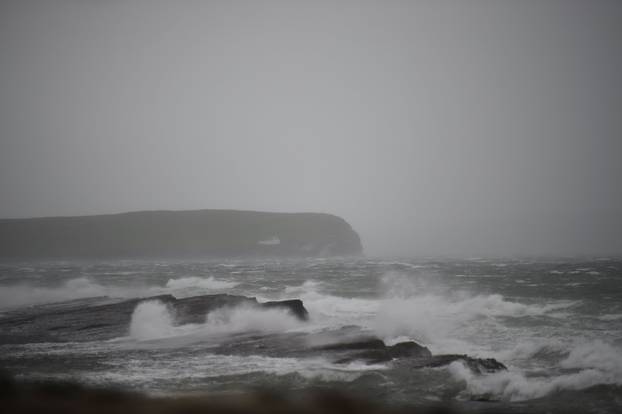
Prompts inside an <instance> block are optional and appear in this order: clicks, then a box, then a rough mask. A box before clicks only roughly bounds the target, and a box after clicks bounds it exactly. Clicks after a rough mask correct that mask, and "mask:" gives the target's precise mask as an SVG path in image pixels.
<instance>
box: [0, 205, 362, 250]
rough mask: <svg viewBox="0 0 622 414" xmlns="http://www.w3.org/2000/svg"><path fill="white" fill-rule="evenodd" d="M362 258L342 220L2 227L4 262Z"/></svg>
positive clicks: (165, 218)
mask: <svg viewBox="0 0 622 414" xmlns="http://www.w3.org/2000/svg"><path fill="white" fill-rule="evenodd" d="M361 252H362V247H361V240H360V238H359V236H358V235H357V234H356V232H355V231H354V230H352V227H351V226H350V225H349V224H348V223H347V222H346V221H345V220H343V219H342V218H340V217H337V216H333V215H330V214H319V213H266V212H255V211H235V210H194V211H141V212H132V213H123V214H110V215H100V216H80V217H47V218H31V219H2V220H0V259H20V258H23V259H32V258H42V259H46V258H122V257H134V258H148V257H253V256H293V257H315V256H342V255H358V254H360V253H361Z"/></svg>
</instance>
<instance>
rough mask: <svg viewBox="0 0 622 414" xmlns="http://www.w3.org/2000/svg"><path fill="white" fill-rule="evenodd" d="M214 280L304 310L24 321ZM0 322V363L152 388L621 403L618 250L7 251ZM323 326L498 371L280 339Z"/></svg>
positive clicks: (37, 373) (475, 404)
mask: <svg viewBox="0 0 622 414" xmlns="http://www.w3.org/2000/svg"><path fill="white" fill-rule="evenodd" d="M216 293H228V294H235V295H244V296H249V297H255V298H257V299H258V300H259V301H260V302H262V301H267V300H281V299H293V298H299V299H301V300H302V301H303V303H304V306H305V307H306V309H307V310H308V312H309V317H310V318H309V321H306V322H304V321H300V320H297V319H296V318H294V317H293V316H292V315H290V314H287V313H286V312H285V311H283V310H277V309H266V310H257V309H250V308H245V307H238V308H224V309H220V310H217V311H214V312H211V313H210V314H208V315H205V318H204V320H203V319H202V322H199V323H186V324H179V323H176V322H175V315H174V312H173V311H172V310H171V309H170V308H168V307H167V306H166V305H165V304H164V303H162V302H159V301H158V300H152V301H145V302H140V303H137V304H135V305H133V306H135V308H134V309H133V310H132V317H131V320H130V321H129V323H127V324H126V325H124V326H119V327H117V328H118V332H117V331H115V332H117V334H115V336H114V337H111V338H103V339H102V338H99V337H97V338H96V337H93V336H90V335H89V334H88V332H89V331H80V330H78V329H75V330H73V331H71V326H69V327H67V326H64V327H62V329H64V331H62V332H68V333H66V334H63V335H64V336H63V335H58V336H56V337H54V340H50V339H49V338H45V337H37V336H36V335H35V336H33V335H21V333H20V332H21V331H20V330H21V329H25V328H23V327H24V326H26V325H28V324H32V321H33V320H35V321H36V320H42V321H43V322H41V323H47V322H45V321H46V320H44V319H41V315H44V314H51V313H55V312H56V313H58V312H61V313H62V312H64V311H71V312H74V313H75V312H78V313H79V312H83V311H84V312H86V311H88V310H89V309H94V307H97V306H102V305H103V304H105V305H110V306H107V307H106V309H109V310H110V312H114V309H115V307H114V306H117V305H116V304H120V303H123V302H124V301H127V300H128V299H131V298H147V297H152V296H157V295H162V294H172V295H174V296H175V297H178V298H183V297H191V296H197V295H206V294H216ZM98 309H99V308H98ZM102 317H103V316H102ZM97 322H98V321H97V320H94V321H93V323H94V324H97ZM46 329H48V330H53V329H56V327H55V326H47V327H46ZM59 329H60V327H59ZM68 329H69V330H68ZM0 330H1V331H0V368H2V369H4V370H6V371H8V372H9V373H11V374H12V375H14V376H16V377H17V378H20V379H53V380H58V379H62V380H75V381H79V382H81V383H86V384H91V385H96V386H113V387H121V388H124V389H130V390H136V391H141V392H146V393H149V394H156V395H161V394H167V395H168V394H176V393H189V392H203V391H210V392H239V391H244V390H249V389H277V390H288V391H290V392H296V391H299V390H304V389H308V388H309V387H319V388H335V387H337V388H340V389H342V390H344V391H346V392H351V393H353V394H360V395H363V396H365V397H367V398H373V399H374V400H377V401H382V402H386V403H387V404H415V405H416V404H428V403H438V402H440V403H443V404H449V405H452V406H456V407H459V408H461V409H463V410H466V411H469V410H492V411H493V412H494V410H497V409H503V410H506V411H510V412H511V411H512V410H516V411H517V412H523V411H529V412H560V413H562V412H570V411H573V410H577V409H578V411H580V412H594V413H601V412H602V413H610V412H611V413H614V412H620V411H621V410H622V397H621V396H622V260H619V259H613V258H597V259H529V260H527V259H520V260H519V259H503V260H500V259H496V260H492V259H482V258H470V259H459V260H458V259H452V260H449V259H418V260H409V259H400V260H387V259H382V260H381V259H308V260H229V261H216V260H205V261H163V262H155V261H108V262H102V261H96V262H86V261H66V262H58V261H57V262H31V263H17V262H16V263H4V264H1V265H0ZM59 332H61V331H59ZM332 332H341V333H343V332H349V333H352V332H354V333H360V334H365V335H373V336H376V337H378V338H381V339H382V340H384V341H385V343H387V344H392V343H397V342H400V341H405V340H414V341H416V342H418V343H419V344H422V345H424V346H426V347H428V348H429V349H430V350H431V351H432V353H434V354H445V353H452V354H468V355H469V356H473V357H478V358H495V359H497V360H498V361H501V362H502V363H504V364H505V365H506V366H507V368H508V369H507V371H500V372H495V373H484V374H477V373H474V372H472V371H470V370H469V369H468V367H466V366H465V365H463V363H461V362H459V361H456V362H453V363H451V364H450V365H448V366H445V367H439V368H421V369H416V370H413V369H410V368H409V367H408V366H407V365H403V364H400V362H399V361H390V362H386V363H374V364H366V363H365V362H363V361H354V362H349V363H337V362H336V361H334V360H331V358H330V357H329V356H328V355H322V354H318V353H309V354H304V353H302V354H301V353H300V352H294V351H293V350H292V351H291V352H290V351H289V350H288V346H287V345H288V341H289V340H290V339H291V338H297V340H301V339H300V338H302V340H306V341H307V342H313V341H314V338H317V337H319V336H321V335H325V334H327V333H332ZM274 344H278V352H277V351H275V349H272V348H273V345H274ZM578 407H580V408H578Z"/></svg>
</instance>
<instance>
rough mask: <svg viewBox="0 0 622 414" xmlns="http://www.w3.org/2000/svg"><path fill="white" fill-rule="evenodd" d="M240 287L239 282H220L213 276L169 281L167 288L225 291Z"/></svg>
mask: <svg viewBox="0 0 622 414" xmlns="http://www.w3.org/2000/svg"><path fill="white" fill-rule="evenodd" d="M237 285H239V283H237V282H231V281H227V280H218V279H215V278H214V277H213V276H210V277H208V278H201V277H196V276H191V277H182V278H179V279H169V280H168V282H166V288H168V289H193V288H200V289H208V290H223V289H231V288H233V287H235V286H237Z"/></svg>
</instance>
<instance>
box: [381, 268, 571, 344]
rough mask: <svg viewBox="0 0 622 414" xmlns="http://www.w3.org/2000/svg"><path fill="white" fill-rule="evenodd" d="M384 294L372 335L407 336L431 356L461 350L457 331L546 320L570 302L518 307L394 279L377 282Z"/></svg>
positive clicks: (492, 298) (487, 297) (426, 283)
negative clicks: (513, 321) (505, 321)
mask: <svg viewBox="0 0 622 414" xmlns="http://www.w3.org/2000/svg"><path fill="white" fill-rule="evenodd" d="M381 285H382V286H383V287H384V290H385V292H386V294H385V299H383V300H382V301H381V302H380V305H379V308H378V312H377V316H376V318H375V321H374V323H373V328H374V330H375V331H376V333H377V334H378V335H379V336H381V337H383V338H385V339H391V338H394V337H398V336H407V337H410V338H412V339H414V340H419V341H421V342H424V343H425V344H427V345H430V346H432V347H433V351H436V352H441V351H442V352H461V353H464V352H466V350H465V349H464V348H462V349H460V348H459V347H462V346H464V345H465V344H464V342H463V341H461V340H460V334H459V333H460V331H464V330H465V329H468V328H469V327H474V328H478V327H479V328H480V330H481V329H484V328H487V327H488V328H491V327H494V326H496V325H498V324H499V322H498V318H523V317H529V316H543V315H547V316H550V315H551V314H552V312H553V311H555V310H559V309H565V308H569V307H571V306H574V305H575V304H576V302H570V301H565V302H556V303H547V304H524V303H520V302H516V301H510V300H507V299H505V298H504V297H503V296H502V295H499V294H489V295H471V294H469V293H468V292H465V291H448V290H446V289H444V288H443V287H442V286H437V285H434V284H431V283H430V282H429V281H426V280H410V279H405V278H403V277H399V276H396V275H388V276H386V277H385V278H383V280H382V282H381Z"/></svg>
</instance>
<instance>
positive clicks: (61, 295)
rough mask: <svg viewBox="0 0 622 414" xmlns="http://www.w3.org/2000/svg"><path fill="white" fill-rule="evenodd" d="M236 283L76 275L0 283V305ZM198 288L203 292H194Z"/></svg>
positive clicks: (215, 288) (123, 296)
mask: <svg viewBox="0 0 622 414" xmlns="http://www.w3.org/2000/svg"><path fill="white" fill-rule="evenodd" d="M237 285H238V283H236V282H232V281H226V280H219V279H216V278H214V277H212V276H210V277H208V278H201V277H194V276H192V277H183V278H178V279H169V280H168V281H167V282H166V284H165V285H164V286H146V285H143V286H136V285H130V286H121V285H104V284H101V283H97V282H95V281H93V280H91V279H89V278H86V277H79V278H75V279H69V280H67V281H65V282H64V283H62V284H61V285H59V286H49V287H47V286H32V285H28V284H17V285H12V286H2V287H0V308H2V309H9V308H16V307H20V306H32V305H43V304H48V303H56V302H65V301H70V300H75V299H86V298H94V297H109V298H117V299H129V298H135V297H146V296H155V295H160V294H163V293H168V292H171V291H177V292H179V293H181V296H183V294H184V291H186V292H188V291H191V293H192V294H204V293H209V292H211V291H222V290H226V289H231V288H233V287H235V286H237ZM197 289H200V290H202V291H203V292H199V293H196V290H197Z"/></svg>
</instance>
